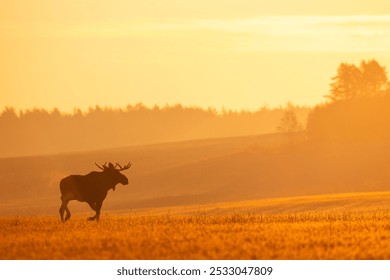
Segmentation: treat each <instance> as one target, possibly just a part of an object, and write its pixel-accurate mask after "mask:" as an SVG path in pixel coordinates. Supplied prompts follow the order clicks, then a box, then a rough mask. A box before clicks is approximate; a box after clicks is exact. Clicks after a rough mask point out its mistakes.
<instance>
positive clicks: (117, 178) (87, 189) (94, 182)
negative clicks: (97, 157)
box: [60, 162, 131, 222]
mask: <svg viewBox="0 0 390 280" xmlns="http://www.w3.org/2000/svg"><path fill="white" fill-rule="evenodd" d="M95 164H96V166H97V167H99V168H100V169H101V170H102V171H100V172H96V171H93V172H91V173H89V174H87V175H70V176H68V177H65V178H63V179H62V180H61V182H60V190H61V201H62V204H61V207H60V216H61V221H62V222H65V221H67V220H69V218H70V216H71V215H70V211H69V209H68V203H69V201H70V200H77V201H80V202H87V203H88V204H89V206H90V207H91V208H92V209H93V210H94V211H96V215H95V216H93V217H89V218H88V221H94V220H97V221H98V220H99V217H100V209H101V208H102V205H103V201H104V199H105V198H106V196H107V193H108V191H109V190H110V189H112V190H114V191H115V186H116V185H117V184H119V183H121V184H122V185H127V184H128V183H129V180H128V179H127V177H126V176H125V175H123V174H122V173H121V172H120V171H123V170H126V169H129V168H130V166H131V163H130V162H129V163H128V164H127V165H125V166H123V167H122V166H121V165H120V164H119V163H116V165H115V166H114V165H113V164H112V163H111V162H110V163H109V164H108V165H107V163H105V164H103V166H99V165H98V164H97V163H95ZM117 167H118V168H117ZM65 211H66V216H65V219H64V213H65Z"/></svg>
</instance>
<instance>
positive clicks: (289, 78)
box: [0, 0, 390, 111]
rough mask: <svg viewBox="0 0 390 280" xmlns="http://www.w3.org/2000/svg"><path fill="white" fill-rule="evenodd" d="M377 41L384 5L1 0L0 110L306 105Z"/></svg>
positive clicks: (381, 53)
mask: <svg viewBox="0 0 390 280" xmlns="http://www.w3.org/2000/svg"><path fill="white" fill-rule="evenodd" d="M317 2H318V1H317ZM389 49H390V2H389V1H380V0H378V1H368V0H367V1H366V0H365V1H356V0H355V1H352V0H345V1H340V0H338V1H336V0H330V1H322V3H316V1H307V0H298V1H282V0H276V1H261V0H240V1H239V0H237V1H235V0H232V1H225V0H215V1H206V0H198V1H182V0H168V1H158V0H145V1H124V0H123V1H96V0H84V1H72V0H67V1H49V0H36V1H28V0H25V1H10V0H6V1H1V3H0V61H1V63H0V109H3V108H4V107H5V106H12V107H16V108H18V109H19V108H31V107H44V108H48V109H51V108H53V107H57V108H59V109H61V110H64V111H72V110H73V108H75V107H78V108H82V109H86V108H88V107H90V106H95V105H101V106H113V107H124V106H126V105H127V104H129V103H137V102H142V103H144V104H146V105H149V106H152V105H154V104H158V105H164V104H173V103H182V104H184V105H195V106H202V107H209V106H211V107H216V108H221V107H226V108H231V109H252V110H253V109H257V108H259V107H261V106H263V105H265V104H267V105H269V106H278V105H282V104H285V103H286V102H287V101H292V102H294V103H296V104H301V105H314V104H316V103H318V102H321V101H323V96H324V95H325V94H326V93H327V91H328V85H329V82H330V77H332V76H334V75H335V73H336V69H337V66H338V65H339V64H340V63H341V62H350V63H358V62H359V61H360V60H362V59H376V60H378V61H379V63H380V64H382V65H385V66H388V65H390V55H389V53H388V50H389Z"/></svg>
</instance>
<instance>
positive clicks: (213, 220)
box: [0, 193, 390, 259]
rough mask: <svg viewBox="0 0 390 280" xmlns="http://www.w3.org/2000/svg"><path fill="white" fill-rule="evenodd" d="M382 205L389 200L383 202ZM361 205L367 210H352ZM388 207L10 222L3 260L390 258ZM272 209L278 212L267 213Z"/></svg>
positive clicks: (214, 210)
mask: <svg viewBox="0 0 390 280" xmlns="http://www.w3.org/2000/svg"><path fill="white" fill-rule="evenodd" d="M379 200H381V201H382V202H383V203H382V204H379V205H378V204H377V203H378V201H379ZM356 201H360V202H362V203H361V205H360V206H359V205H358V206H357V207H352V205H356ZM384 202H385V203H384ZM388 202H389V193H378V194H358V195H357V194H346V195H333V196H317V197H303V198H291V199H274V200H272V199H268V200H260V201H252V202H242V203H236V204H234V203H231V204H219V205H208V206H199V207H198V210H196V209H195V208H191V209H188V208H171V209H154V210H153V209H150V210H142V211H140V212H132V213H108V214H105V215H103V216H102V217H101V221H100V222H99V223H95V222H87V221H86V216H84V215H83V216H80V215H76V216H75V217H72V219H71V220H69V221H68V222H67V223H64V224H63V223H61V222H59V219H58V217H43V216H41V217H39V216H37V217H15V216H14V217H2V218H0V252H1V253H0V256H1V259H390V212H389V211H388V210H386V209H388V208H387V204H388ZM348 203H349V204H348ZM297 205H301V208H300V209H297V208H296V206H297ZM324 205H325V206H326V208H324V207H325V206H324ZM343 205H344V206H345V207H344V206H343ZM348 205H349V206H348ZM333 206H334V207H333ZM266 208H268V209H273V211H269V212H266V211H259V209H260V210H261V209H266ZM191 211H192V212H191Z"/></svg>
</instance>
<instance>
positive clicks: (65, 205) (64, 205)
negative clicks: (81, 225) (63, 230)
mask: <svg viewBox="0 0 390 280" xmlns="http://www.w3.org/2000/svg"><path fill="white" fill-rule="evenodd" d="M68 202H69V200H62V204H61V207H60V217H61V221H62V222H66V221H67V220H69V218H70V216H71V215H70V211H69V209H68ZM65 211H66V216H65V219H64V213H65Z"/></svg>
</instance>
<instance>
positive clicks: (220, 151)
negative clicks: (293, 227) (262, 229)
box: [0, 134, 390, 215]
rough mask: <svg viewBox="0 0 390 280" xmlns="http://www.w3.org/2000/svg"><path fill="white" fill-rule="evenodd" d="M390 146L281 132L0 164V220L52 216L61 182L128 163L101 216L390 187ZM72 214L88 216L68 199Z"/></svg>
mask: <svg viewBox="0 0 390 280" xmlns="http://www.w3.org/2000/svg"><path fill="white" fill-rule="evenodd" d="M388 155H390V149H389V148H388V147H387V146H378V145H367V146H361V145H360V146H352V145H346V146H342V147H330V146H327V147H323V146H317V145H313V144H308V143H305V142H300V143H295V144H291V143H290V144H289V143H287V142H286V139H285V137H284V135H282V134H269V135H258V136H247V137H234V138H219V139H206V140H196V141H184V142H173V143H162V144H156V145H144V146H132V147H122V148H116V149H107V150H98V151H87V152H82V153H81V152H78V153H67V154H56V155H50V156H34V157H19V158H2V159H0V170H1V173H0V196H1V202H0V211H1V214H2V215H31V214H41V215H57V213H58V208H59V205H60V198H59V196H60V195H59V187H58V184H59V181H60V180H61V178H63V177H65V176H67V175H69V174H86V173H88V172H90V171H92V170H96V169H97V168H96V166H95V165H94V162H97V163H104V162H109V161H112V162H120V163H126V162H128V161H131V162H132V163H133V166H132V167H131V169H130V170H128V171H126V172H125V173H124V174H126V175H127V176H128V178H129V181H130V184H129V185H128V186H118V187H117V189H116V191H115V192H110V193H109V195H108V198H107V199H106V201H105V203H104V205H103V213H104V211H132V210H134V209H145V208H159V207H168V206H169V207H173V206H191V205H192V206H193V205H195V206H196V205H202V204H214V203H227V202H229V203H230V202H237V201H246V200H258V199H265V198H276V197H295V196H307V195H319V194H332V193H351V192H373V191H376V192H378V191H387V190H389V189H390V160H389V158H390V157H389V156H388ZM70 208H71V211H73V212H76V213H77V212H85V211H89V209H88V207H87V206H86V205H85V204H81V203H76V202H71V203H70Z"/></svg>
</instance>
